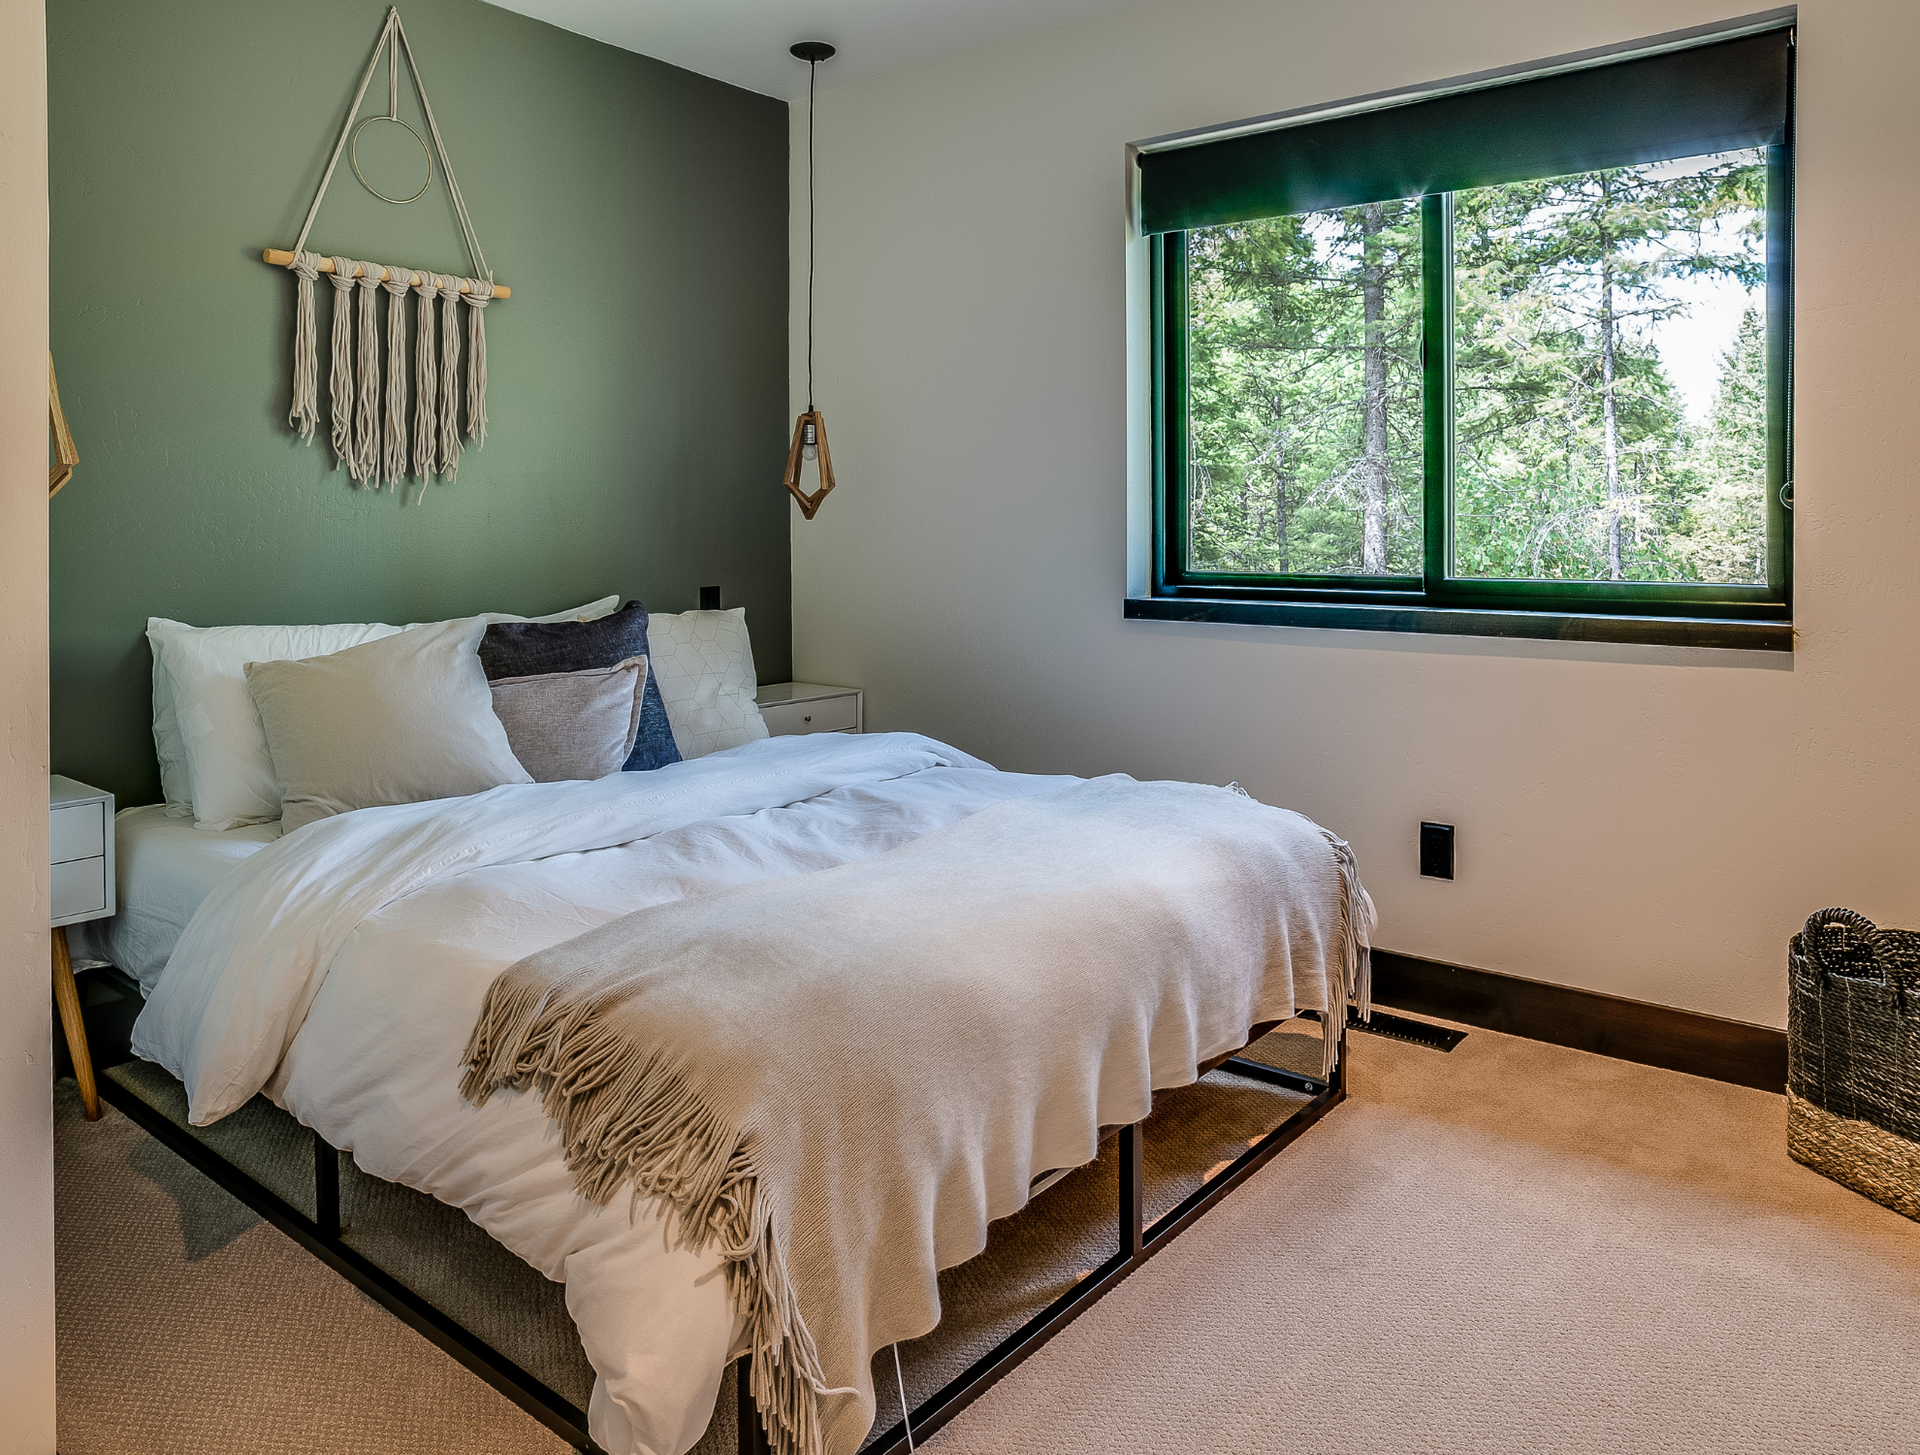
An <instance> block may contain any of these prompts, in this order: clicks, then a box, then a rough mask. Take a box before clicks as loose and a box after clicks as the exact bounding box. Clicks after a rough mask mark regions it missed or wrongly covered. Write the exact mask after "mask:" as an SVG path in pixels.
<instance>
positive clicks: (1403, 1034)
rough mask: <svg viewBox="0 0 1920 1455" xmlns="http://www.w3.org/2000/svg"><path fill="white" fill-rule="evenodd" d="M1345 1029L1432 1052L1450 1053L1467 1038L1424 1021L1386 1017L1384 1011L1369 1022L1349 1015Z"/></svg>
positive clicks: (1463, 1032) (1376, 1014)
mask: <svg viewBox="0 0 1920 1455" xmlns="http://www.w3.org/2000/svg"><path fill="white" fill-rule="evenodd" d="M1347 1028H1348V1029H1349V1030H1355V1031H1365V1032H1367V1033H1368V1034H1369V1035H1374V1036H1385V1037H1387V1038H1388V1039H1389V1040H1393V1041H1407V1042H1410V1043H1411V1044H1413V1045H1416V1046H1426V1047H1427V1048H1428V1049H1430V1050H1434V1051H1451V1050H1452V1049H1453V1048H1454V1047H1455V1046H1457V1045H1459V1044H1460V1043H1461V1042H1462V1041H1464V1040H1466V1038H1467V1033H1466V1032H1465V1031H1450V1030H1448V1029H1447V1028H1446V1027H1445V1026H1436V1025H1431V1024H1429V1023H1428V1022H1426V1021H1415V1020H1408V1019H1407V1018H1406V1017H1405V1016H1403V1015H1388V1014H1387V1013H1386V1012H1385V1011H1384V1010H1376V1011H1375V1012H1374V1013H1373V1019H1372V1020H1371V1021H1363V1020H1361V1019H1360V1017H1359V1016H1357V1015H1349V1016H1348V1017H1347Z"/></svg>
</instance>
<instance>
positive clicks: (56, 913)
mask: <svg viewBox="0 0 1920 1455" xmlns="http://www.w3.org/2000/svg"><path fill="white" fill-rule="evenodd" d="M55 816H56V817H58V815H57V814H56V815H55ZM106 907H107V861H106V859H105V858H104V857H101V858H98V859H69V860H68V861H67V862H66V863H64V864H55V865H54V866H53V922H54V923H55V924H58V923H60V921H62V920H67V919H72V918H73V917H74V916H75V915H83V914H99V913H100V911H101V910H103V909H105V908H106Z"/></svg>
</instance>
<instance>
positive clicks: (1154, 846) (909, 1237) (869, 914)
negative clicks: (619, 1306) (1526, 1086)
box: [462, 778, 1373, 1455]
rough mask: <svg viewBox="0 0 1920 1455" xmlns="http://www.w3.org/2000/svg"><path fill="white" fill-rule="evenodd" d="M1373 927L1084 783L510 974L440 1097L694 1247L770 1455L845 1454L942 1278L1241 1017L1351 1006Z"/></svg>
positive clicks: (1298, 856) (1210, 813)
mask: <svg viewBox="0 0 1920 1455" xmlns="http://www.w3.org/2000/svg"><path fill="white" fill-rule="evenodd" d="M1372 915H1373V907H1372V905H1371V903H1370V902H1369V901H1368V900H1367V897H1366V892H1365V891H1364V890H1363V889H1361V887H1360V884H1359V880H1358V878H1357V877H1356V875H1355V873H1354V866H1353V858H1352V855H1351V853H1350V852H1349V851H1348V850H1347V847H1346V845H1344V844H1342V843H1341V842H1340V841H1339V840H1337V839H1335V838H1334V837H1333V836H1332V835H1330V834H1328V833H1326V832H1325V831H1324V830H1322V829H1319V828H1317V827H1315V826H1314V825H1313V824H1312V823H1310V822H1309V821H1307V820H1306V819H1304V818H1301V817H1300V816H1299V815H1297V814H1293V813H1288V812H1285V811H1284V810H1280V809H1274V808H1268V807H1265V806H1263V805H1261V804H1258V803H1255V802H1253V801H1251V800H1249V799H1246V798H1243V797H1240V796H1237V795H1236V794H1233V793H1230V792H1227V791H1226V790H1224V789H1218V788H1204V787H1199V786H1196V785H1192V784H1180V783H1135V782H1133V781H1132V780H1130V779H1124V778H1108V779H1099V780H1095V781H1093V782H1090V783H1084V784H1079V785H1076V786H1073V787H1070V788H1066V789H1062V790H1061V791H1059V792H1057V793H1051V794H1046V795H1043V796H1040V797H1037V798H1027V799H1020V800H1015V801H1011V802H1005V803H1000V804H997V805H995V806H993V807H991V808H988V809H985V810H983V811H982V812H980V813H977V814H975V815H973V816H972V817H971V818H967V819H964V820H962V821H961V822H959V823H957V824H954V825H952V826H951V827H948V828H945V829H941V830H938V831H936V832H934V833H931V834H928V835H927V836H926V837H924V838H921V839H918V840H916V841H915V842H913V843H911V844H909V845H907V846H906V847H904V848H900V849H896V850H894V851H892V852H891V853H886V854H881V855H879V856H877V857H875V858H872V859H868V860H864V861H861V862H858V863H854V864H848V865H844V866H842V867H839V868H835V869H828V870H823V871H820V872H818V873H812V874H802V875H797V876H794V877H790V878H785V879H776V880H772V881H770V882H764V883H758V884H751V885H746V886H742V887H740V888H737V889H730V890H724V891H721V892H718V893H714V894H710V895H706V896H698V897H694V898H691V899H685V900H679V901H675V902H673V903H669V904H664V905H660V906H657V907H654V908H650V909H645V910H641V911H639V912H637V913H635V914H631V915H628V916H626V917H625V918H622V919H618V920H614V921H612V922H611V923H609V924H606V925H603V926H601V927H600V928H598V929H595V930H590V931H588V932H587V933H586V934H583V935H580V936H579V937H577V938H575V939H572V940H568V941H566V942H564V943H562V944H559V945H556V946H554V947H553V948H552V949H550V950H546V951H543V952H541V953H540V954H537V955H533V956H530V957H529V958H527V959H525V960H523V961H521V962H520V963H519V964H518V965H515V966H513V967H512V968H511V969H509V970H507V971H505V972H504V973H502V974H501V975H500V977H499V978H498V979H497V980H495V981H494V983H493V985H492V986H491V987H490V988H489V990H488V992H487V998H486V1004H485V1007H484V1009H483V1010H482V1012H481V1017H480V1022H479V1024H478V1025H477V1026H476V1027H475V1028H474V1032H473V1037H472V1039H471V1041H470V1042H469V1044H468V1048H467V1067H468V1070H467V1076H466V1080H465V1082H464V1083H463V1085H462V1090H463V1091H464V1092H465V1093H466V1095H467V1096H468V1097H469V1098H470V1099H472V1100H474V1101H476V1102H483V1101H485V1099H486V1098H487V1097H488V1095H489V1094H491V1093H492V1092H494V1091H496V1090H499V1089H502V1088H531V1089H536V1090H538V1091H539V1092H541V1093H542V1094H543V1096H544V1098H545V1105H546V1108H547V1110H548V1112H549V1113H550V1114H551V1115H552V1116H553V1117H554V1118H555V1120H556V1121H557V1123H558V1125H559V1130H560V1134H561V1138H562V1142H563V1145H564V1147H565V1151H566V1156H567V1160H568V1163H569V1165H570V1166H571V1167H572V1168H573V1171H574V1175H575V1177H576V1179H577V1182H578V1185H579V1188H580V1190H581V1192H582V1193H583V1194H584V1195H585V1196H586V1197H587V1198H589V1199H591V1200H592V1201H593V1202H595V1203H599V1204H605V1203H608V1202H610V1201H612V1200H613V1199H614V1198H615V1197H616V1196H618V1195H619V1194H620V1193H621V1192H622V1191H623V1190H624V1189H627V1188H629V1187H630V1188H631V1193H632V1196H633V1197H634V1198H635V1199H636V1200H638V1199H640V1198H651V1199H657V1200H658V1201H659V1203H661V1204H663V1205H664V1206H665V1207H666V1208H668V1209H670V1210H671V1212H672V1215H673V1219H674V1223H673V1226H674V1228H675V1236H676V1238H677V1240H678V1241H679V1242H681V1243H682V1244H684V1245H686V1246H688V1247H691V1248H693V1249H695V1250H696V1251H698V1250H704V1249H708V1248H717V1249H718V1250H719V1251H720V1252H721V1254H722V1256H723V1257H725V1258H726V1260H727V1268H728V1278H729V1290H730V1293H731V1295H732V1297H733V1299H734V1300H735V1305H736V1307H738V1308H739V1309H741V1310H742V1311H743V1314H744V1316H745V1319H746V1327H747V1334H748V1337H749V1339H750V1340H751V1346H752V1350H753V1354H752V1359H753V1364H752V1383H753V1390H754V1396H755V1400H756V1402H757V1403H758V1405H759V1407H760V1410H761V1413H762V1415H763V1417H764V1419H765V1421H766V1424H767V1427H768V1429H769V1432H770V1433H771V1435H772V1437H773V1444H774V1449H775V1450H776V1451H777V1452H779V1455H816V1452H825V1455H843V1452H851V1451H853V1450H855V1449H856V1448H857V1447H858V1446H859V1444H860V1442H861V1440H862V1439H863V1438H864V1436H865V1435H866V1433H867V1431H868V1428H869V1427H870V1426H871V1424H872V1421H873V1411H874V1397H873V1388H872V1382H871V1378H870V1374H869V1361H870V1360H871V1358H872V1355H873V1353H874V1352H875V1351H876V1350H878V1349H880V1348H883V1347H885V1346H886V1345H888V1344H890V1343H893V1342H895V1341H897V1340H902V1339H909V1338H914V1337H917V1336H918V1335H920V1334H923V1333H925V1332H926V1331H927V1330H929V1329H931V1328H932V1327H933V1326H934V1325H935V1324H936V1323H937V1322H938V1321H939V1316H940V1303H939V1294H938V1290H937V1283H936V1275H937V1274H938V1272H939V1270H941V1269H942V1268H947V1267H951V1266H953V1265H955V1264H957V1263H961V1262H964V1261H965V1260H966V1259H968V1258H970V1257H972V1256H973V1255H974V1254H975V1253H978V1252H979V1251H980V1250H981V1248H983V1247H984V1246H985V1243H986V1233H987V1224H988V1223H989V1222H990V1221H991V1220H992V1219H994V1218H998V1217H1003V1216H1005V1215H1006V1214H1008V1213H1011V1212H1013V1211H1015V1210H1016V1209H1018V1208H1019V1207H1020V1206H1021V1205H1022V1204H1023V1203H1024V1202H1025V1201H1026V1197H1027V1188H1028V1186H1029V1183H1030V1182H1031V1180H1032V1178H1033V1177H1034V1175H1035V1174H1037V1173H1039V1172H1043V1171H1046V1170H1049V1169H1051V1168H1055V1167H1070V1166H1077V1165H1078V1164H1080V1163H1082V1162H1085V1161H1087V1160H1089V1159H1090V1158H1092V1157H1093V1156H1094V1155H1095V1153H1096V1151H1097V1148H1098V1137H1099V1129H1100V1127H1101V1126H1103V1125H1109V1126H1111V1125H1116V1124H1121V1123H1127V1122H1134V1121H1138V1120H1139V1119H1140V1118H1142V1117H1144V1116H1145V1115H1146V1114H1147V1111H1148V1108H1149V1106H1150V1104H1151V1101H1152V1092H1153V1090H1154V1089H1156V1088H1160V1087H1166V1086H1178V1085H1184V1084H1186V1083H1188V1082H1190V1081H1192V1080H1193V1077H1194V1068H1195V1067H1196V1066H1197V1065H1198V1064H1199V1063H1200V1062H1202V1061H1204V1060H1206V1059H1208V1058H1209V1057H1212V1056H1217V1055H1220V1054H1221V1053H1223V1052H1226V1051H1229V1050H1232V1049H1235V1048H1237V1047H1238V1046H1239V1045H1240V1044H1241V1043H1242V1042H1243V1041H1244V1040H1245V1033H1246V1030H1247V1028H1248V1027H1249V1026H1250V1025H1252V1024H1254V1023H1256V1022H1258V1021H1263V1020H1272V1019H1277V1018H1283V1017H1286V1016H1288V1015H1291V1014H1292V1013H1293V1012H1294V1011H1295V1010H1296V1009H1324V1010H1326V1011H1328V1012H1329V1018H1330V1020H1332V1021H1333V1023H1334V1024H1338V1023H1339V1020H1342V1019H1344V1017H1345V1010H1346V1006H1347V1004H1348V1003H1349V1000H1350V999H1351V1000H1356V1001H1358V1002H1359V1004H1360V1006H1361V1008H1362V1009H1364V1008H1365V1002H1366V998H1367V974H1366V954H1367V950H1366V946H1367V934H1368V931H1369V929H1370V928H1371V924H1372Z"/></svg>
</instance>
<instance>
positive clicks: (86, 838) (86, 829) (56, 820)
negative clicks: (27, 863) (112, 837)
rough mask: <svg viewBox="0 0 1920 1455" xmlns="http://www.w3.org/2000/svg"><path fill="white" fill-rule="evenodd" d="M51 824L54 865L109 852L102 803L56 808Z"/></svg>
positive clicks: (51, 815) (105, 814) (105, 815)
mask: <svg viewBox="0 0 1920 1455" xmlns="http://www.w3.org/2000/svg"><path fill="white" fill-rule="evenodd" d="M49 818H50V819H51V821H52V839H53V862H54V863H56V864H64V863H66V862H67V861H68V860H69V859H97V858H99V857H100V856H101V855H102V854H104V853H106V852H107V813H106V805H105V804H101V803H76V804H74V805H73V806H72V807H71V808H56V809H54V810H53V811H52V813H51V814H50V815H49Z"/></svg>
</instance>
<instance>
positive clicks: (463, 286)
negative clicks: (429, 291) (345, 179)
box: [260, 248, 513, 298]
mask: <svg viewBox="0 0 1920 1455" xmlns="http://www.w3.org/2000/svg"><path fill="white" fill-rule="evenodd" d="M260 261H262V262H263V263H271V264H273V266H274V267H276V268H284V267H286V265H287V264H288V263H291V262H292V261H293V254H292V253H290V252H288V251H286V250H285V249H284V248H262V249H260ZM320 271H321V272H323V273H331V272H332V271H333V259H332V258H322V259H321V260H320ZM408 271H410V272H411V273H412V274H413V276H414V277H415V278H416V279H418V278H423V277H425V276H426V273H425V271H424V270H423V269H419V268H413V269H409V270H408ZM353 276H354V277H356V278H364V277H365V276H366V274H365V273H358V272H357V273H355V274H354V275H353ZM392 276H393V274H392V273H391V272H389V271H388V270H387V269H385V268H382V269H381V270H380V281H381V282H382V283H384V282H386V281H387V279H388V278H390V277H392ZM460 291H461V292H462V293H471V292H472V291H473V290H472V289H471V288H469V287H468V286H467V280H466V279H465V278H462V279H461V280H460ZM493 296H494V297H495V298H511V297H513V289H511V288H509V287H508V286H507V285H506V284H505V283H495V284H494V285H493Z"/></svg>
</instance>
